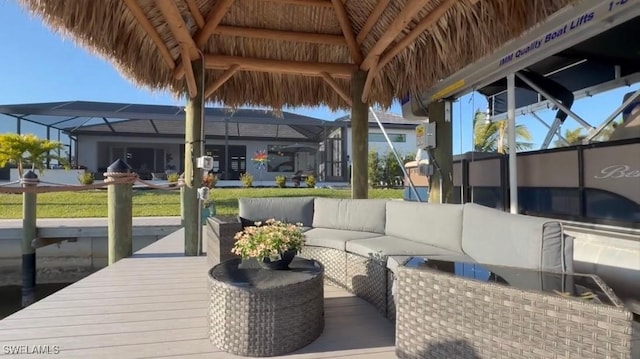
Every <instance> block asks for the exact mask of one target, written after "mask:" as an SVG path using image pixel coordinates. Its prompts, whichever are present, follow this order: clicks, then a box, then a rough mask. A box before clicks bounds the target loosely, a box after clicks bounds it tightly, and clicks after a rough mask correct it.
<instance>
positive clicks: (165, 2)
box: [156, 0, 198, 61]
mask: <svg viewBox="0 0 640 359" xmlns="http://www.w3.org/2000/svg"><path fill="white" fill-rule="evenodd" d="M156 6H157V7H158V10H160V12H161V13H162V16H164V18H165V20H166V22H167V25H169V29H170V30H171V33H172V34H173V37H175V39H176V42H178V43H179V44H181V45H180V46H181V47H186V49H187V51H188V54H189V59H190V60H194V59H196V58H198V50H197V48H196V44H195V42H194V41H193V38H192V37H191V33H189V30H187V25H186V24H185V23H184V20H183V19H182V14H180V10H178V6H177V5H176V3H175V1H173V0H156ZM183 61H184V60H183Z"/></svg>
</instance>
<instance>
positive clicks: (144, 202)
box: [0, 188, 402, 219]
mask: <svg viewBox="0 0 640 359" xmlns="http://www.w3.org/2000/svg"><path fill="white" fill-rule="evenodd" d="M212 196H213V198H214V200H215V203H216V208H217V213H218V214H219V215H237V214H238V200H237V199H238V198H239V197H299V196H314V197H333V198H349V197H350V196H351V192H350V191H349V190H344V189H325V188H228V189H226V188H215V189H214V190H213V191H212ZM369 198H402V190H401V189H370V190H369ZM133 215H134V216H135V217H144V216H179V215H180V194H179V192H178V191H161V190H135V191H134V196H133ZM106 216H107V191H105V190H93V191H83V192H57V193H41V194H38V218H79V217H106ZM7 218H22V195H18V194H0V219H7Z"/></svg>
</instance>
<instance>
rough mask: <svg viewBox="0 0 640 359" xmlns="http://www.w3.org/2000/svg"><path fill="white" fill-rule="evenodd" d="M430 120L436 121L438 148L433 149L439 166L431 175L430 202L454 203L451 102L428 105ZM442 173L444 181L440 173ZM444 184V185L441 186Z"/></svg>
mask: <svg viewBox="0 0 640 359" xmlns="http://www.w3.org/2000/svg"><path fill="white" fill-rule="evenodd" d="M428 111H429V122H435V123H436V148H435V149H434V150H433V155H434V157H435V162H436V163H437V165H438V166H439V170H438V169H437V168H436V169H435V171H434V173H433V175H432V176H431V177H429V202H430V203H440V193H442V203H452V201H453V196H452V190H453V130H452V129H453V127H452V126H451V103H450V102H448V101H440V102H432V103H431V104H429V106H428ZM441 173H442V181H440V174H441ZM441 185H442V187H440V186H441Z"/></svg>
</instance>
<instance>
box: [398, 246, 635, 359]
mask: <svg viewBox="0 0 640 359" xmlns="http://www.w3.org/2000/svg"><path fill="white" fill-rule="evenodd" d="M397 275H398V279H397V283H396V284H397V286H398V287H397V291H396V294H395V302H396V306H397V313H396V354H397V356H398V357H399V358H467V359H479V358H490V359H493V358H580V359H586V358H631V327H632V320H633V316H632V313H631V312H630V311H628V310H626V309H625V308H624V307H623V305H622V303H621V302H620V300H619V299H618V298H617V297H616V296H615V294H613V292H612V291H611V290H610V289H609V287H607V286H606V284H604V282H602V280H601V279H600V278H599V277H597V276H592V275H581V274H562V273H552V272H540V271H534V270H526V269H517V268H509V267H497V266H484V265H478V264H469V263H454V262H444V261H436V260H429V259H426V260H425V259H423V258H418V257H414V258H412V259H410V260H409V261H408V263H407V264H405V265H404V266H401V267H400V268H398V273H397Z"/></svg>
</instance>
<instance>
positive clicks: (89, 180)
mask: <svg viewBox="0 0 640 359" xmlns="http://www.w3.org/2000/svg"><path fill="white" fill-rule="evenodd" d="M94 180H95V179H94V177H93V173H91V172H84V173H80V174H78V181H79V182H80V184H83V185H85V186H87V185H90V184H93V181H94Z"/></svg>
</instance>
